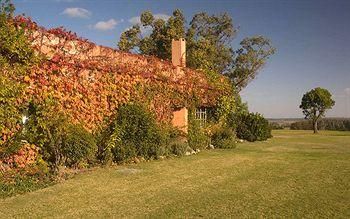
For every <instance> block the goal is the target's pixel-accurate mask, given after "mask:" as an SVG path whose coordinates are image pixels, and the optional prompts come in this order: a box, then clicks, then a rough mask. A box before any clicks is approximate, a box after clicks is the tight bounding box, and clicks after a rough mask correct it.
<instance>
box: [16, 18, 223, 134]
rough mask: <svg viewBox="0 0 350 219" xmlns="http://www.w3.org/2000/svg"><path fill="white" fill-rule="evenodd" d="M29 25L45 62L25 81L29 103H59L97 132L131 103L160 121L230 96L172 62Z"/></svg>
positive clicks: (26, 21) (199, 74)
mask: <svg viewBox="0 0 350 219" xmlns="http://www.w3.org/2000/svg"><path fill="white" fill-rule="evenodd" d="M17 22H19V23H21V24H23V23H24V24H25V25H26V27H27V28H30V29H31V30H32V31H28V37H29V38H30V39H31V42H33V48H35V49H36V51H37V53H38V54H39V55H40V56H42V57H44V58H43V60H42V62H41V63H40V65H37V66H35V67H33V68H32V69H31V72H30V73H29V74H28V75H27V76H25V77H24V78H22V79H21V80H23V81H24V82H25V83H26V84H27V89H26V92H25V95H24V97H25V99H26V100H27V101H28V100H30V99H31V100H33V101H34V102H38V103H40V102H42V101H44V100H45V99H47V98H52V99H54V100H55V102H56V103H57V104H56V109H55V110H57V111H62V112H65V113H66V114H67V115H68V116H69V117H70V118H71V119H72V121H73V122H75V123H82V124H83V125H84V126H85V127H86V128H87V129H88V130H91V131H93V130H94V129H95V128H96V127H97V126H98V125H99V124H101V123H102V121H103V119H104V118H105V117H109V116H111V115H113V113H114V111H115V109H116V108H117V107H118V106H119V105H121V104H123V103H126V102H128V101H130V100H138V101H142V102H146V103H148V104H149V107H150V109H151V110H153V111H154V112H155V114H156V116H157V118H158V120H160V121H167V122H169V121H170V120H171V116H172V114H171V111H172V110H173V108H177V107H183V106H187V105H189V104H191V102H193V101H195V100H196V101H199V103H198V104H200V105H214V104H215V102H216V100H217V99H218V98H219V97H220V96H221V95H223V94H224V93H225V92H227V90H228V89H226V87H225V86H223V88H222V86H221V87H220V88H219V87H216V86H213V85H212V84H210V83H209V82H208V79H207V78H206V76H205V74H204V73H202V72H198V71H193V70H190V69H183V73H182V75H177V74H176V71H175V69H174V68H173V66H172V65H171V63H169V62H165V61H162V60H159V59H157V58H154V57H146V56H141V55H133V54H129V53H123V52H119V51H116V50H113V49H111V48H106V47H102V46H96V45H95V44H93V43H91V42H88V41H87V40H83V39H81V38H78V37H77V36H76V35H75V34H74V33H71V32H68V31H65V30H64V29H63V28H56V29H51V30H46V29H44V28H42V27H39V26H37V25H36V24H35V23H34V22H32V21H31V20H30V19H27V18H23V17H18V18H17Z"/></svg>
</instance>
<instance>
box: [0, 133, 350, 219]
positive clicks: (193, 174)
mask: <svg viewBox="0 0 350 219" xmlns="http://www.w3.org/2000/svg"><path fill="white" fill-rule="evenodd" d="M273 134H274V138H272V139H270V140H268V141H267V142H256V143H243V144H239V145H238V147H237V149H234V150H212V151H205V152H201V153H200V154H198V155H195V156H190V157H184V158H180V159H177V158H174V159H168V160H162V161H153V162H147V163H141V164H138V165H130V166H119V167H115V168H106V169H97V170H93V171H90V172H87V173H82V174H80V175H77V176H76V177H74V178H73V179H70V180H67V181H65V182H63V183H60V184H57V185H54V186H52V187H48V188H45V189H42V190H38V191H35V192H31V193H27V194H24V195H18V196H15V197H11V198H6V199H2V200H0V217H1V218H12V217H21V218H22V217H35V218H47V217H64V218H72V217H83V218H85V217H93V218H101V217H115V218H119V217H157V218H166V217H216V218H223V217H272V216H273V217H293V218H295V217H297V218H299V217H307V218H315V217H318V218H319V217H323V218H350V132H330V131H329V132H325V131H323V132H321V133H320V134H319V135H313V134H312V133H311V131H275V132H274V133H273Z"/></svg>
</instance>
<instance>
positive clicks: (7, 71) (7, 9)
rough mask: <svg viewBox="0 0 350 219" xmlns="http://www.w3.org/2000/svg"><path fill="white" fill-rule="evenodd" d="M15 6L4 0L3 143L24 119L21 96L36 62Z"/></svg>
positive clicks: (0, 7) (0, 8)
mask: <svg viewBox="0 0 350 219" xmlns="http://www.w3.org/2000/svg"><path fill="white" fill-rule="evenodd" d="M14 10H15V7H14V5H13V4H11V3H10V1H8V0H4V1H2V0H0V70H1V72H0V146H1V145H2V144H3V143H5V142H6V141H7V140H8V138H9V137H10V136H11V135H12V134H13V132H14V131H15V130H16V129H17V127H18V124H19V122H20V121H21V117H22V114H21V107H20V106H21V103H20V98H19V97H20V96H21V94H22V92H23V89H24V85H23V83H21V82H19V81H17V80H16V78H21V77H25V73H26V70H27V68H28V67H29V66H30V65H31V64H32V63H34V62H35V60H36V57H35V55H34V51H33V50H32V48H31V47H30V45H29V42H28V39H27V38H26V36H25V34H24V30H23V29H20V28H18V27H16V26H15V25H14V23H13V19H12V18H13V12H14Z"/></svg>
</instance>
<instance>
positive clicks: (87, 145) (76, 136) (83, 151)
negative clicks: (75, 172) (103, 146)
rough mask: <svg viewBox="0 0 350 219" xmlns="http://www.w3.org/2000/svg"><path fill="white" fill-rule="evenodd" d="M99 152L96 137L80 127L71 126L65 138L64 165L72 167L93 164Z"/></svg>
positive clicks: (63, 146)
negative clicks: (82, 163)
mask: <svg viewBox="0 0 350 219" xmlns="http://www.w3.org/2000/svg"><path fill="white" fill-rule="evenodd" d="M96 152H97V145H96V141H95V138H94V136H93V135H92V134H91V133H89V132H88V131H86V130H85V129H84V128H83V127H82V126H80V125H69V126H68V127H67V132H66V133H65V136H64V137H63V145H62V155H63V157H64V158H65V161H64V164H65V165H67V166H69V167H72V166H75V167H76V166H77V165H78V164H80V163H81V162H83V161H85V162H89V161H90V162H91V161H92V160H94V157H95V154H96Z"/></svg>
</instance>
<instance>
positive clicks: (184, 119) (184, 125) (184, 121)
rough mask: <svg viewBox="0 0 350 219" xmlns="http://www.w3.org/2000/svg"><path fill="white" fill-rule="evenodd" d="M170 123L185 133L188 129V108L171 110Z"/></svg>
mask: <svg viewBox="0 0 350 219" xmlns="http://www.w3.org/2000/svg"><path fill="white" fill-rule="evenodd" d="M172 125H173V126H174V127H177V128H179V129H180V130H181V131H183V132H185V133H187V129H188V110H187V108H185V107H184V108H182V109H180V110H177V111H174V112H173V120H172Z"/></svg>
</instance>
